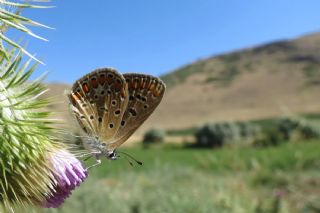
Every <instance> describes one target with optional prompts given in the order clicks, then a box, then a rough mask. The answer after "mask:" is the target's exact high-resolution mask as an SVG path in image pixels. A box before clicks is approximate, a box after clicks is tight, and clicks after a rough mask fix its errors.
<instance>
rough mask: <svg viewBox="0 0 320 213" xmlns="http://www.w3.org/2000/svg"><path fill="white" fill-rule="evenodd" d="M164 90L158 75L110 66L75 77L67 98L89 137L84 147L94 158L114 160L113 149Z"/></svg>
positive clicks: (147, 111) (154, 103)
mask: <svg viewBox="0 0 320 213" xmlns="http://www.w3.org/2000/svg"><path fill="white" fill-rule="evenodd" d="M164 91H165V84H164V83H163V82H162V81H161V80H160V79H159V78H156V77H153V76H150V75H144V74H137V73H129V74H123V75H122V74H120V73H118V72H117V71H116V70H115V69H112V68H102V69H97V70H95V71H93V72H91V73H89V74H87V75H85V76H83V77H82V78H80V79H79V80H77V81H76V82H75V83H74V85H73V86H72V89H71V92H70V94H68V97H69V100H70V103H71V110H72V112H73V113H74V115H75V117H76V119H77V121H78V123H79V125H80V127H81V128H82V129H83V131H84V132H85V133H86V134H88V136H90V138H92V140H90V141H89V142H87V144H85V147H86V148H87V149H89V150H90V151H91V152H92V153H93V154H94V156H95V157H96V159H99V157H100V156H106V157H107V158H108V159H111V160H114V159H116V158H117V155H116V152H115V149H116V148H117V147H119V146H120V145H121V144H122V143H124V142H125V141H126V140H127V139H128V138H129V137H130V136H131V135H132V134H133V133H134V132H135V131H136V129H137V128H138V127H139V126H140V125H141V124H142V123H143V122H144V121H145V120H146V119H147V118H148V117H149V116H150V115H151V113H152V112H153V111H154V109H155V108H156V107H157V106H158V104H159V103H160V101H161V99H162V97H163V94H164Z"/></svg>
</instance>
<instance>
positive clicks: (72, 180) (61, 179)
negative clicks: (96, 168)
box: [42, 149, 88, 208]
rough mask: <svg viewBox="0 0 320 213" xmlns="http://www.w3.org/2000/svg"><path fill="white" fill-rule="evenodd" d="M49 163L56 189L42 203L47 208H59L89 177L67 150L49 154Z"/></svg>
mask: <svg viewBox="0 0 320 213" xmlns="http://www.w3.org/2000/svg"><path fill="white" fill-rule="evenodd" d="M48 161H49V162H50V163H51V164H52V168H53V172H54V174H53V176H54V180H53V181H54V188H53V189H52V191H51V193H50V194H48V195H47V196H46V200H45V202H43V203H42V206H43V207H46V208H50V207H53V208H57V207H59V206H60V205H61V204H62V203H63V202H64V200H65V199H66V198H67V197H69V196H70V195H71V191H72V190H73V189H75V188H76V187H77V186H79V185H80V183H81V182H83V181H84V180H85V178H86V177H87V175H88V174H87V171H86V170H85V169H84V168H83V167H82V165H81V162H80V161H79V160H78V159H77V158H75V157H74V156H73V155H72V154H70V153H69V152H67V151H66V150H63V149H62V150H58V151H57V152H54V153H52V154H49V156H48Z"/></svg>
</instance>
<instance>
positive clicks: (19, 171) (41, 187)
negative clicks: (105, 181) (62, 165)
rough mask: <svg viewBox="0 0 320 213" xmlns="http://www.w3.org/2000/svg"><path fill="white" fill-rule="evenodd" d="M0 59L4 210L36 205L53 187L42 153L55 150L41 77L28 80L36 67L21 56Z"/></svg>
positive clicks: (0, 169) (1, 195) (1, 199)
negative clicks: (18, 206) (43, 97)
mask: <svg viewBox="0 0 320 213" xmlns="http://www.w3.org/2000/svg"><path fill="white" fill-rule="evenodd" d="M9 59H10V60H9V61H7V60H5V59H4V58H2V60H1V61H0V203H1V204H2V208H5V209H6V210H8V209H12V208H13V207H14V206H16V205H21V204H22V205H24V204H39V203H41V202H42V201H43V200H44V199H45V196H46V195H47V194H50V188H52V187H53V181H52V180H53V177H52V176H53V173H52V172H51V168H50V164H48V162H47V161H45V160H44V159H45V154H46V153H47V152H50V151H53V150H55V149H56V148H57V147H58V146H60V145H58V143H53V142H54V138H53V137H52V136H51V135H52V133H53V129H51V128H50V124H51V121H50V120H49V119H48V116H49V113H48V112H45V111H43V107H45V106H46V105H47V104H48V101H47V100H44V99H42V98H41V97H39V96H41V94H42V93H43V92H44V91H45V90H44V87H43V85H42V83H41V80H42V79H43V77H40V78H38V79H36V80H33V81H28V79H29V77H30V76H31V74H32V73H33V71H34V70H35V68H36V64H34V65H31V66H29V64H30V60H31V59H30V60H28V61H26V62H24V63H21V60H22V55H21V54H20V53H18V54H17V55H14V54H11V55H10V56H9Z"/></svg>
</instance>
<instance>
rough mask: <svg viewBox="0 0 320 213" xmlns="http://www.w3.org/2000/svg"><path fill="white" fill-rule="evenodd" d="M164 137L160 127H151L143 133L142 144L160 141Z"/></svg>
mask: <svg viewBox="0 0 320 213" xmlns="http://www.w3.org/2000/svg"><path fill="white" fill-rule="evenodd" d="M165 137H166V133H165V131H163V130H161V129H151V130H149V131H147V132H146V133H145V135H144V137H143V144H145V145H149V144H153V143H161V142H164V139H165Z"/></svg>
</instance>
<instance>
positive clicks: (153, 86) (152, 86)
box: [148, 83, 155, 91]
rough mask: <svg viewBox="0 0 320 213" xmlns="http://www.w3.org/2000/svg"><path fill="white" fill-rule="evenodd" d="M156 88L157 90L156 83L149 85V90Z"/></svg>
mask: <svg viewBox="0 0 320 213" xmlns="http://www.w3.org/2000/svg"><path fill="white" fill-rule="evenodd" d="M154 88H155V85H154V83H151V84H150V85H149V88H148V89H149V90H151V91H152V90H153V89H154Z"/></svg>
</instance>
